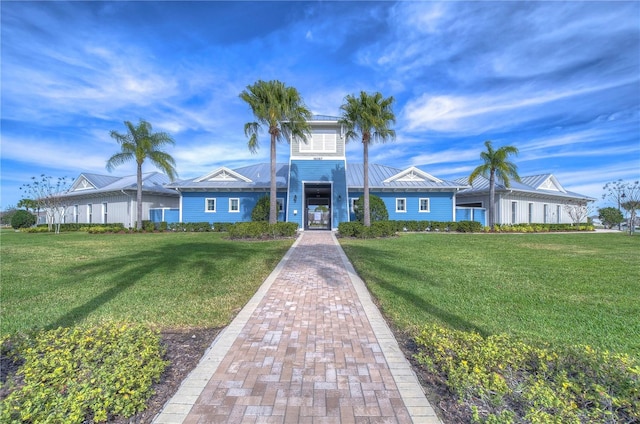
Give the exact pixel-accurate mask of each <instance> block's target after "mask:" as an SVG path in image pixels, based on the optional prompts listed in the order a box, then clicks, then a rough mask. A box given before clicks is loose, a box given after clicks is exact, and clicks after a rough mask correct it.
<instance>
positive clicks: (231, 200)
mask: <svg viewBox="0 0 640 424" xmlns="http://www.w3.org/2000/svg"><path fill="white" fill-rule="evenodd" d="M234 200H237V201H238V209H237V210H235V211H234V210H233V209H231V204H232V202H233V201H234ZM229 213H240V198H239V197H230V198H229Z"/></svg>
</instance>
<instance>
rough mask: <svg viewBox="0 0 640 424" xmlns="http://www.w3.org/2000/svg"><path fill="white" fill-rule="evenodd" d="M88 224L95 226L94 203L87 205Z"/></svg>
mask: <svg viewBox="0 0 640 424" xmlns="http://www.w3.org/2000/svg"><path fill="white" fill-rule="evenodd" d="M87 223H88V224H93V203H87Z"/></svg>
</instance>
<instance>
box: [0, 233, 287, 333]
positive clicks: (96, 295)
mask: <svg viewBox="0 0 640 424" xmlns="http://www.w3.org/2000/svg"><path fill="white" fill-rule="evenodd" d="M292 243H293V240H278V241H268V242H232V241H228V240H225V239H223V236H222V235H221V234H219V233H155V234H154V233H149V234H109V235H90V234H86V233H79V232H77V233H62V234H58V235H55V234H48V233H44V234H24V233H16V232H14V231H8V230H3V231H2V232H1V233H0V258H1V261H0V276H1V278H2V291H1V293H0V295H1V307H2V319H1V321H0V335H5V334H11V333H13V332H16V331H22V330H27V329H48V328H56V327H58V326H65V327H68V326H74V325H77V324H84V323H88V324H93V323H99V322H103V321H114V320H115V321H128V322H138V323H145V324H149V325H151V326H153V327H157V328H160V329H162V328H173V327H186V326H189V327H221V326H224V325H227V324H228V323H229V322H230V321H231V319H232V318H233V316H234V314H235V313H236V312H238V311H239V309H240V308H242V307H243V306H244V304H245V303H246V302H247V301H248V300H249V299H250V298H251V296H252V295H253V294H254V293H255V291H256V290H257V288H258V287H259V286H260V284H261V283H262V281H264V279H265V278H266V277H267V276H268V275H269V273H270V272H271V271H272V270H273V268H275V266H276V264H277V263H278V262H279V261H280V259H281V258H282V257H283V256H284V254H285V252H286V251H287V249H288V248H289V247H290V246H291V244H292Z"/></svg>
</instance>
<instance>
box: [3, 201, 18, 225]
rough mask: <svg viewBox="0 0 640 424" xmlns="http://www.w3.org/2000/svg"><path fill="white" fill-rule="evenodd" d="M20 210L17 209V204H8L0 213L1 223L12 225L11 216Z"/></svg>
mask: <svg viewBox="0 0 640 424" xmlns="http://www.w3.org/2000/svg"><path fill="white" fill-rule="evenodd" d="M17 211H18V210H17V209H16V207H15V206H13V205H10V206H7V207H6V208H5V209H4V210H3V211H2V212H1V213H0V224H2V225H11V217H12V216H13V215H14V214H15V213H16V212H17Z"/></svg>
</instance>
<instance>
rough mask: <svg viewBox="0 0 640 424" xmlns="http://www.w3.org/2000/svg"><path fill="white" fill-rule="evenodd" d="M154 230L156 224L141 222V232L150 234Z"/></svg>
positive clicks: (146, 221)
mask: <svg viewBox="0 0 640 424" xmlns="http://www.w3.org/2000/svg"><path fill="white" fill-rule="evenodd" d="M155 229H156V224H154V223H153V221H148V220H146V219H145V220H143V221H142V230H143V231H146V232H149V233H152V232H154V231H155Z"/></svg>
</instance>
